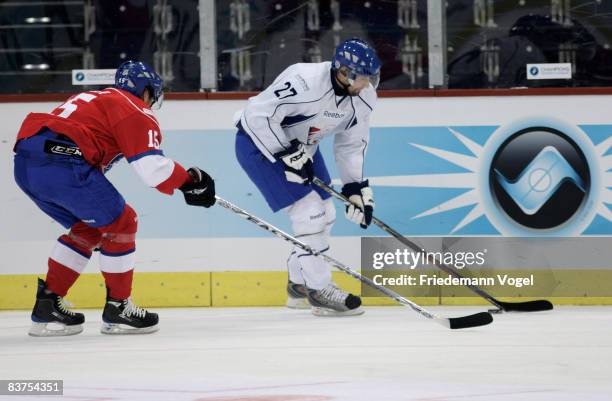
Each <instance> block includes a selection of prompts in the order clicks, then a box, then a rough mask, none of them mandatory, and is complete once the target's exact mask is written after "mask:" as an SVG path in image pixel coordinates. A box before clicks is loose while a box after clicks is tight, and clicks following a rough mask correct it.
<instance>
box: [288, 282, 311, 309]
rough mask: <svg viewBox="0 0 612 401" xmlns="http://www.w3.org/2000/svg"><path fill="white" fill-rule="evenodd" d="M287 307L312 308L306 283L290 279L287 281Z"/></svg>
mask: <svg viewBox="0 0 612 401" xmlns="http://www.w3.org/2000/svg"><path fill="white" fill-rule="evenodd" d="M286 305H287V308H290V309H310V304H309V303H308V290H307V289H306V287H305V286H304V284H297V283H294V282H292V281H291V280H289V282H288V283H287V304H286Z"/></svg>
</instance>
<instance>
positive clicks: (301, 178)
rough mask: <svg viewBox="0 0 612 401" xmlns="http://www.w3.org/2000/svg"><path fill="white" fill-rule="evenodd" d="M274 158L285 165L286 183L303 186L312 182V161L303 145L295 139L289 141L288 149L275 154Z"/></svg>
mask: <svg viewBox="0 0 612 401" xmlns="http://www.w3.org/2000/svg"><path fill="white" fill-rule="evenodd" d="M274 157H276V159H277V160H280V161H282V162H283V163H284V164H285V177H286V178H287V181H289V182H295V183H296V184H304V185H308V184H310V183H311V182H312V179H313V177H314V172H313V168H312V159H311V158H310V156H308V153H307V152H306V148H305V147H304V145H303V144H301V143H300V142H298V140H297V139H294V140H293V141H291V147H290V148H289V149H286V150H283V151H282V152H278V153H276V154H275V155H274Z"/></svg>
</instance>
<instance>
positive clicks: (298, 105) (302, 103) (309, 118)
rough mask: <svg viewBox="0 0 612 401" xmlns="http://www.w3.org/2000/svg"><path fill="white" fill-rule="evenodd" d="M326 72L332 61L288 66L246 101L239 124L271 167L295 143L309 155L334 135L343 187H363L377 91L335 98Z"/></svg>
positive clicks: (371, 88) (363, 91)
mask: <svg viewBox="0 0 612 401" xmlns="http://www.w3.org/2000/svg"><path fill="white" fill-rule="evenodd" d="M330 69H331V63H330V62H324V63H298V64H294V65H292V66H290V67H289V68H287V69H286V70H285V71H283V72H282V73H281V74H280V75H279V76H278V77H277V78H276V80H275V81H274V82H273V83H272V84H271V85H270V86H269V87H268V88H266V90H264V91H263V92H261V93H259V94H258V95H257V96H254V97H251V98H250V99H249V102H248V104H247V106H246V108H245V109H244V110H242V111H241V115H240V123H241V125H242V127H243V129H244V130H245V132H246V133H247V134H248V135H249V136H250V137H251V139H252V140H253V142H254V143H255V145H256V146H257V148H258V149H259V150H260V151H261V152H262V153H263V154H264V155H265V156H266V157H267V158H268V159H269V160H270V161H271V162H275V161H276V159H275V158H274V156H273V155H274V154H275V153H277V152H281V151H283V150H284V149H287V148H289V146H290V142H291V141H292V140H293V139H297V140H298V141H300V142H301V143H303V144H304V145H305V146H306V149H307V151H308V152H309V154H311V155H313V154H314V153H315V152H316V150H317V147H318V143H319V142H320V141H321V139H323V138H325V137H327V136H331V135H335V138H334V155H335V158H336V164H337V166H338V170H339V171H340V178H341V180H342V182H343V183H344V184H347V183H350V182H361V181H363V163H364V157H365V153H366V148H367V146H368V141H369V131H370V124H369V122H370V113H371V112H372V110H373V108H374V105H375V103H376V91H375V90H374V88H373V87H372V86H371V85H370V86H369V87H367V88H365V89H363V90H362V91H361V92H360V93H359V95H358V96H337V95H336V94H335V92H334V87H333V85H332V80H331V72H330Z"/></svg>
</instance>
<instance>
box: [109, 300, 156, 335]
mask: <svg viewBox="0 0 612 401" xmlns="http://www.w3.org/2000/svg"><path fill="white" fill-rule="evenodd" d="M158 322H159V317H158V316H157V313H151V312H148V311H147V310H146V309H143V308H140V307H138V306H136V305H134V303H133V302H132V299H131V298H127V299H123V300H119V299H113V298H111V297H110V296H107V297H106V305H104V312H102V328H101V329H100V332H101V333H102V334H148V333H153V332H156V331H157V330H159V327H158V326H157V323H158Z"/></svg>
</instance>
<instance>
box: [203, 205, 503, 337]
mask: <svg viewBox="0 0 612 401" xmlns="http://www.w3.org/2000/svg"><path fill="white" fill-rule="evenodd" d="M215 198H216V199H217V204H218V205H220V206H222V207H224V208H226V209H228V210H231V211H232V212H234V213H236V214H237V215H239V216H240V217H242V218H244V219H246V220H248V221H250V222H251V223H255V224H257V225H258V226H259V227H261V228H263V229H265V230H267V231H269V232H271V233H272V234H274V235H275V236H277V237H278V238H281V239H284V240H285V241H287V242H290V243H292V244H293V245H295V246H297V247H298V248H301V249H302V250H304V251H306V252H308V253H311V254H313V255H315V256H319V257H321V258H323V259H324V260H325V261H326V262H327V263H329V264H331V265H332V266H334V267H336V268H337V269H339V270H341V271H343V272H344V273H346V274H348V275H349V276H352V277H354V278H356V279H357V280H359V281H361V282H362V283H364V284H366V285H368V286H370V287H372V288H374V289H376V290H378V291H380V292H382V293H383V294H385V295H386V296H388V297H390V298H393V299H394V300H396V301H397V302H399V303H400V304H402V305H404V306H409V307H410V308H412V310H414V311H415V312H417V313H420V314H421V315H423V316H425V317H426V318H428V319H432V320H434V321H436V322H438V323H440V324H441V325H442V326H444V327H447V328H449V329H465V328H468V327H477V326H484V325H486V324H489V323H491V322H492V321H493V316H491V314H489V313H488V312H479V313H476V314H473V315H468V316H462V317H451V318H444V317H439V316H436V315H435V314H433V313H431V312H429V311H427V310H426V309H423V308H422V307H421V306H419V305H417V304H415V303H414V302H412V301H410V300H408V299H406V298H404V297H402V296H401V295H399V294H397V293H396V292H394V291H392V290H390V289H388V288H386V287H383V286H381V285H378V284H376V283H375V282H373V281H372V280H370V279H369V278H367V277H364V276H362V275H361V274H360V273H358V272H356V271H354V270H352V269H351V268H349V267H347V266H346V265H344V264H343V263H341V262H339V261H337V260H336V259H334V258H332V257H330V256H327V255H325V254H324V253H320V252H318V251H316V250H314V249H312V248H311V247H310V246H308V245H306V244H304V243H303V242H301V241H300V240H298V239H297V238H295V237H293V236H291V235H289V234H287V233H286V232H284V231H282V230H281V229H279V228H276V227H274V226H273V225H272V224H270V223H268V222H266V221H264V220H262V219H260V218H258V217H256V216H254V215H252V214H250V213H249V212H247V211H246V210H244V209H241V208H239V207H238V206H236V205H234V204H232V203H230V202H228V201H226V200H225V199H223V198H221V197H219V196H215Z"/></svg>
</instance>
